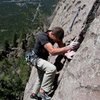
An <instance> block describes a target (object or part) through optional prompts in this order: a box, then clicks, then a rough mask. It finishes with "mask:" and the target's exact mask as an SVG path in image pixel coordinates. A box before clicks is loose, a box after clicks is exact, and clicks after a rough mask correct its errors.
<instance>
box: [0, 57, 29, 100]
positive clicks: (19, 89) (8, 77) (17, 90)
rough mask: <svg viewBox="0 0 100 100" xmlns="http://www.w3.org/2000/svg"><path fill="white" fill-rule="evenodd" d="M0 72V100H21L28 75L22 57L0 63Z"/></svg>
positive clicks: (27, 67)
mask: <svg viewBox="0 0 100 100" xmlns="http://www.w3.org/2000/svg"><path fill="white" fill-rule="evenodd" d="M0 71H1V73H2V74H1V78H0V98H1V100H5V99H6V100H21V99H22V97H23V91H24V89H25V85H26V82H27V80H28V77H29V73H30V68H29V66H27V65H26V62H25V60H24V57H22V58H18V59H14V58H9V59H4V60H3V61H2V62H0Z"/></svg>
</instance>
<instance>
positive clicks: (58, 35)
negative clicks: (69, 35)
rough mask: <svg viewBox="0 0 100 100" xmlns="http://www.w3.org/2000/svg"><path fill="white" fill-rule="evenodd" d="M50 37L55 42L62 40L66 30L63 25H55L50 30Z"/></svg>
mask: <svg viewBox="0 0 100 100" xmlns="http://www.w3.org/2000/svg"><path fill="white" fill-rule="evenodd" d="M49 37H50V38H51V39H53V40H54V41H55V42H59V41H62V39H63V38H64V30H63V29H62V28H61V27H55V28H53V29H52V31H51V32H49Z"/></svg>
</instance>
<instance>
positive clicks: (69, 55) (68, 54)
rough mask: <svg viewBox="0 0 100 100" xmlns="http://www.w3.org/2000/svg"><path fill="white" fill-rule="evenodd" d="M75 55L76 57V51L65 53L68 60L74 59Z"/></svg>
mask: <svg viewBox="0 0 100 100" xmlns="http://www.w3.org/2000/svg"><path fill="white" fill-rule="evenodd" d="M74 55H75V51H68V52H67V53H65V56H66V57H67V58H68V59H72V58H73V56H74Z"/></svg>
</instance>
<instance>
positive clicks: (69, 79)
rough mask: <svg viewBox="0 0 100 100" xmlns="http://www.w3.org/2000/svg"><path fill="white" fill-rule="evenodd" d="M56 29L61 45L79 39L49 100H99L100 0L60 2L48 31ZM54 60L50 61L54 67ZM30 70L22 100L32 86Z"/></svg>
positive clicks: (65, 0)
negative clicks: (62, 34) (62, 33)
mask: <svg viewBox="0 0 100 100" xmlns="http://www.w3.org/2000/svg"><path fill="white" fill-rule="evenodd" d="M55 26H60V27H62V28H63V29H64V31H65V37H64V42H66V43H67V42H68V41H70V40H71V39H73V38H74V37H75V36H80V37H81V38H80V41H81V45H80V47H79V49H78V50H77V53H76V55H75V56H74V57H73V59H72V60H71V61H70V62H65V64H64V67H63V69H62V70H61V71H60V76H59V78H58V82H59V84H58V87H57V89H56V91H55V93H54V95H53V97H52V100H100V0H62V1H60V3H59V7H58V9H57V13H56V15H55V17H54V19H53V22H52V24H51V26H50V29H51V28H52V27H55ZM55 58H56V57H52V56H51V57H50V62H51V63H54V62H55ZM35 72H36V71H35V68H33V69H32V72H31V75H30V78H29V81H28V83H27V85H26V89H25V92H24V100H31V99H30V97H29V95H30V93H31V89H32V86H33V85H34V82H35V78H36V73H35Z"/></svg>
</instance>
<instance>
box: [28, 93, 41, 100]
mask: <svg viewBox="0 0 100 100" xmlns="http://www.w3.org/2000/svg"><path fill="white" fill-rule="evenodd" d="M30 98H31V99H33V100H42V99H41V98H40V97H38V96H37V95H36V96H33V94H31V95H30Z"/></svg>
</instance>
